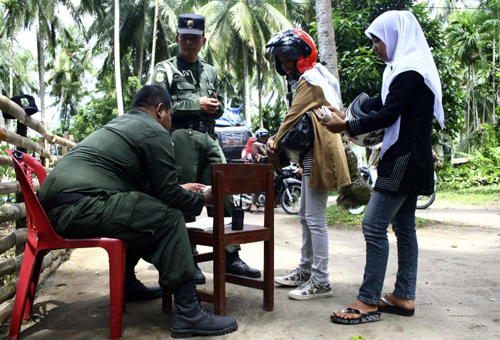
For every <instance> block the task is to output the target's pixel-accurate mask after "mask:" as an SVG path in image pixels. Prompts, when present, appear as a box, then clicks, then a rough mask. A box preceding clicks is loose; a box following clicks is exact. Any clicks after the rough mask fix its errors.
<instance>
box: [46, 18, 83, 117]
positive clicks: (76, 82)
mask: <svg viewBox="0 0 500 340" xmlns="http://www.w3.org/2000/svg"><path fill="white" fill-rule="evenodd" d="M62 33H63V34H61V35H60V38H59V39H58V47H57V49H56V53H57V55H56V58H55V59H54V60H53V63H51V64H50V66H51V68H49V69H48V74H49V79H48V82H49V83H50V84H52V88H51V93H50V94H51V95H52V96H53V97H55V98H56V99H57V102H56V103H54V104H53V106H57V107H58V111H59V118H60V120H61V121H62V124H63V126H68V125H69V118H70V117H72V116H75V115H76V114H78V107H79V104H80V100H81V98H83V97H84V96H85V95H86V94H87V91H86V89H85V79H87V75H88V72H89V71H92V60H91V56H92V50H91V49H90V48H85V45H84V42H83V37H82V36H80V35H78V34H77V33H78V32H77V29H76V28H75V27H69V28H67V29H65V30H64V31H63V32H62Z"/></svg>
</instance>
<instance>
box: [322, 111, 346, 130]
mask: <svg viewBox="0 0 500 340" xmlns="http://www.w3.org/2000/svg"><path fill="white" fill-rule="evenodd" d="M328 109H329V110H330V111H332V120H330V121H328V122H326V123H321V125H323V126H324V127H326V128H327V129H328V131H330V132H333V133H340V132H342V131H346V130H347V128H346V126H345V121H344V120H343V119H342V118H341V117H340V116H339V114H340V115H341V116H342V117H345V113H344V112H341V111H339V110H337V109H336V108H335V107H333V106H329V107H328Z"/></svg>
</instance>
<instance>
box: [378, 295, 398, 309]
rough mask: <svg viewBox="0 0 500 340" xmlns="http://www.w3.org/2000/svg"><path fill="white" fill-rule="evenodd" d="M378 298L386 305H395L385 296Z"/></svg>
mask: <svg viewBox="0 0 500 340" xmlns="http://www.w3.org/2000/svg"><path fill="white" fill-rule="evenodd" d="M380 300H381V301H383V302H384V303H385V304H387V305H388V306H391V307H396V306H395V305H393V304H392V303H390V302H389V301H387V299H386V297H383V298H380Z"/></svg>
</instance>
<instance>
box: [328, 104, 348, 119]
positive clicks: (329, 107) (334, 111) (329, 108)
mask: <svg viewBox="0 0 500 340" xmlns="http://www.w3.org/2000/svg"><path fill="white" fill-rule="evenodd" d="M326 108H327V109H328V110H330V111H332V112H333V113H335V114H336V115H337V116H339V117H340V118H342V119H345V113H344V112H342V111H340V110H339V109H337V108H336V107H335V106H327V107H326Z"/></svg>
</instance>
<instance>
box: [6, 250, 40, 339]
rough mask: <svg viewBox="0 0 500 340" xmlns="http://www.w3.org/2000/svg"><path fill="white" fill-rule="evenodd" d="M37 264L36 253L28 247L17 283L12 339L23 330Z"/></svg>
mask: <svg viewBox="0 0 500 340" xmlns="http://www.w3.org/2000/svg"><path fill="white" fill-rule="evenodd" d="M34 266H35V254H33V252H32V251H31V250H30V249H29V247H28V246H27V247H26V250H25V253H24V258H23V263H22V265H21V271H20V273H19V281H18V284H17V290H16V298H15V300H14V310H13V312H12V318H11V321H10V330H9V337H10V338H11V339H18V338H19V331H20V330H21V323H22V319H23V313H24V307H25V303H26V298H27V295H28V290H29V287H30V284H31V277H32V274H33V268H34Z"/></svg>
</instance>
